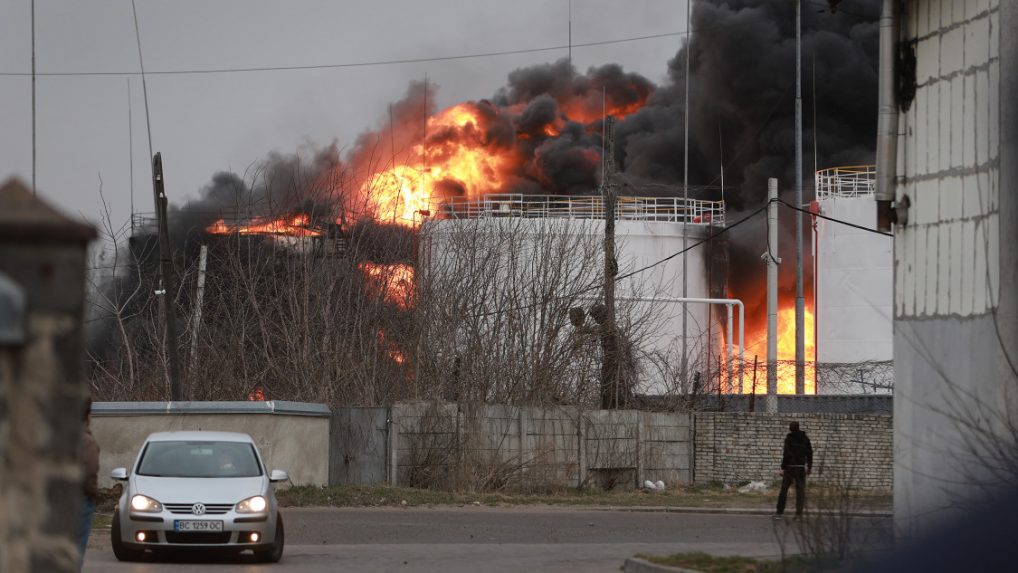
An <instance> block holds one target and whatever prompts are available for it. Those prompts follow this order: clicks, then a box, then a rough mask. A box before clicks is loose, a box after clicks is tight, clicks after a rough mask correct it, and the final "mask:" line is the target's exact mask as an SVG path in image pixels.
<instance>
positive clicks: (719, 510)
mask: <svg viewBox="0 0 1018 573" xmlns="http://www.w3.org/2000/svg"><path fill="white" fill-rule="evenodd" d="M577 507H578V508H579V507H581V506H577ZM588 508H589V509H593V510H596V511H631V512H647V513H708V514H723V515H773V514H774V510H772V509H766V508H753V507H668V506H652V507H633V506H588ZM816 514H818V515H827V514H839V512H836V511H823V512H816ZM846 515H848V516H849V517H883V518H891V517H894V513H893V512H890V511H877V510H873V511H853V512H849V513H847V514H846Z"/></svg>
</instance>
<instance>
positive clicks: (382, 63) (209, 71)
mask: <svg viewBox="0 0 1018 573" xmlns="http://www.w3.org/2000/svg"><path fill="white" fill-rule="evenodd" d="M685 35H687V32H665V33H662V34H649V35H646V36H632V37H629V38H619V39H615V40H601V41H598V42H585V43H581V44H572V47H574V48H589V47H594V46H608V45H612V44H624V43H627V42H639V41H644V40H656V39H659V38H671V37H675V36H685ZM569 47H570V46H568V45H561V46H546V47H543V48H523V49H518V50H503V51H497V52H477V53H473V54H458V55H453V56H430V57H423V58H399V59H393V60H371V61H364V62H344V63H339V64H312V65H297V66H255V67H247V68H208V69H182V70H149V71H146V72H145V73H146V75H150V76H156V75H186V74H231V73H245V72H278V71H289V70H328V69H340V68H363V67H373V66H392V65H398V64H419V63H425V62H446V61H453V60H468V59H474V58H490V57H495V56H511V55H516V54H534V53H540V52H552V51H557V50H568V49H569ZM30 75H31V73H29V72H0V76H30ZM36 75H37V76H51V77H54V76H55V77H60V76H138V75H141V72H136V71H129V72H124V71H112V72H99V71H85V72H40V73H37V74H36Z"/></svg>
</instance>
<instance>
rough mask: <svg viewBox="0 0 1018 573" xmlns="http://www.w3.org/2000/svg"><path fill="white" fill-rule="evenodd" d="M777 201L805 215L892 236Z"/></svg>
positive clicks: (780, 200) (889, 234)
mask: <svg viewBox="0 0 1018 573" xmlns="http://www.w3.org/2000/svg"><path fill="white" fill-rule="evenodd" d="M778 203H781V204H782V205H784V206H785V207H788V208H789V209H792V210H793V211H799V212H801V213H806V214H807V215H813V216H814V217H819V218H821V219H825V220H827V221H832V222H834V223H840V224H842V225H847V226H849V227H854V228H856V229H859V230H860V231H868V232H870V233H876V234H877V235H883V236H885V237H892V238H893V237H894V235H893V234H892V233H885V232H883V231H878V230H876V229H871V228H869V227H864V226H862V225H856V224H855V223H849V222H848V221H842V220H841V219H835V218H834V217H828V216H827V215H821V214H820V213H814V212H813V211H810V210H809V209H803V208H801V207H796V206H795V205H792V204H791V203H787V202H785V200H784V199H778Z"/></svg>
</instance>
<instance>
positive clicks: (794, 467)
mask: <svg viewBox="0 0 1018 573" xmlns="http://www.w3.org/2000/svg"><path fill="white" fill-rule="evenodd" d="M811 473H813V444H811V443H810V441H809V437H808V436H807V435H806V432H803V431H802V430H800V429H799V422H790V423H789V424H788V435H787V436H785V448H784V451H783V452H782V455H781V475H782V478H781V493H779V494H778V509H777V511H776V512H774V518H775V519H780V518H781V516H782V515H783V514H784V513H785V503H786V502H787V501H788V488H789V486H791V485H792V483H793V482H794V483H795V518H796V519H801V518H802V510H803V506H805V505H806V476H808V475H809V474H811Z"/></svg>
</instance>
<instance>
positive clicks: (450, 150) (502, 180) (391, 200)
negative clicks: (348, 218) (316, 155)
mask: <svg viewBox="0 0 1018 573" xmlns="http://www.w3.org/2000/svg"><path fill="white" fill-rule="evenodd" d="M481 127H482V126H481V118H480V116H479V114H478V112H477V110H476V108H475V107H474V105H473V104H469V103H462V104H459V105H456V106H453V107H451V108H448V109H446V110H444V111H442V112H440V113H439V114H438V115H435V116H433V117H430V118H428V121H427V128H428V129H427V130H428V133H430V134H436V133H441V134H443V136H442V137H432V138H430V140H429V142H428V144H427V145H425V144H423V143H418V144H417V145H415V146H414V147H413V149H412V152H411V153H410V154H409V156H410V157H412V158H413V159H412V160H410V161H408V162H407V163H404V164H402V165H396V166H393V167H392V168H390V169H387V170H384V171H381V172H378V173H375V174H374V175H372V176H370V177H368V178H367V180H366V181H365V183H364V185H363V189H362V191H363V192H364V195H365V196H366V197H368V198H369V201H370V203H371V206H372V207H373V210H374V215H375V218H377V219H378V220H380V221H392V222H395V223H400V224H403V225H412V224H413V223H414V218H415V216H416V215H418V214H419V213H421V212H422V211H429V210H430V208H431V207H430V205H431V201H432V198H434V197H438V196H439V195H441V193H440V192H439V190H438V189H439V187H446V188H462V189H463V190H464V191H465V192H466V193H467V194H469V195H471V196H477V195H485V194H489V193H497V192H500V191H501V190H503V189H504V187H505V184H506V176H505V173H507V171H508V169H509V168H510V167H511V165H512V163H513V159H512V157H510V156H507V155H505V154H504V153H500V152H498V151H495V150H492V149H491V147H490V145H489V143H488V142H487V141H486V136H485V134H484V131H483V130H482V129H481Z"/></svg>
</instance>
